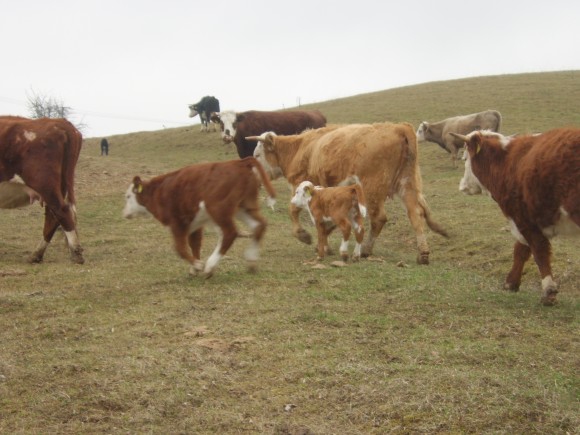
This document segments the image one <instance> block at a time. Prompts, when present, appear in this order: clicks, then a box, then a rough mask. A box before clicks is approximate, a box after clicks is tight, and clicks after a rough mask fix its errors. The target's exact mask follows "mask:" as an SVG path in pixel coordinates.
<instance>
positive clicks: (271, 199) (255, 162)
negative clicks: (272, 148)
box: [244, 157, 276, 208]
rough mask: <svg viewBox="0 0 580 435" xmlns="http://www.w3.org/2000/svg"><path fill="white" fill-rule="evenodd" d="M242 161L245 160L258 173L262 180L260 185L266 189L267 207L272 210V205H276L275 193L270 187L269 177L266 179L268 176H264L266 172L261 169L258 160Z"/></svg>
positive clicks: (248, 158) (250, 158)
mask: <svg viewBox="0 0 580 435" xmlns="http://www.w3.org/2000/svg"><path fill="white" fill-rule="evenodd" d="M244 160H247V161H248V162H250V164H251V165H252V167H253V168H254V169H255V170H257V171H258V174H259V175H260V178H261V179H262V184H263V185H264V188H265V189H266V192H267V193H268V205H269V206H270V207H272V208H274V204H275V203H276V191H275V190H274V186H272V182H271V181H270V177H268V175H267V174H266V171H264V168H263V167H262V165H261V164H260V162H259V161H258V160H256V159H255V158H254V157H246V158H245V159H244Z"/></svg>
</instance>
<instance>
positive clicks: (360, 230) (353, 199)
mask: <svg viewBox="0 0 580 435" xmlns="http://www.w3.org/2000/svg"><path fill="white" fill-rule="evenodd" d="M291 203H292V204H294V205H295V206H296V207H300V208H305V209H307V210H308V212H309V213H310V217H311V219H312V222H313V223H314V225H315V226H316V231H317V232H318V247H317V250H318V259H319V260H322V259H323V258H324V252H325V250H326V249H328V236H329V234H330V233H331V232H332V230H333V229H334V228H335V226H337V227H338V228H339V229H340V231H341V232H342V243H341V244H340V256H341V257H342V260H343V261H347V260H348V242H349V238H350V233H351V230H354V235H355V239H356V244H355V248H354V251H353V254H352V259H353V261H358V260H359V259H360V254H361V244H362V241H363V237H364V218H365V217H366V214H367V209H366V201H365V198H364V194H363V191H362V188H361V186H360V184H354V185H351V186H336V187H320V186H314V184H312V183H311V182H310V181H303V182H302V183H300V184H299V185H298V187H297V188H296V193H295V194H294V196H293V197H292V199H291Z"/></svg>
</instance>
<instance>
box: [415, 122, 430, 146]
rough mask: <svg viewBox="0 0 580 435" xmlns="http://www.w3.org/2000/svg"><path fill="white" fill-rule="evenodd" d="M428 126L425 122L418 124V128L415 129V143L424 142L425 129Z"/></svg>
mask: <svg viewBox="0 0 580 435" xmlns="http://www.w3.org/2000/svg"><path fill="white" fill-rule="evenodd" d="M428 125H429V124H427V123H426V122H422V123H421V124H419V128H418V129H417V133H416V134H417V142H425V130H426V129H427V127H428Z"/></svg>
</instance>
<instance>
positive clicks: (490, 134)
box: [467, 130, 512, 150]
mask: <svg viewBox="0 0 580 435" xmlns="http://www.w3.org/2000/svg"><path fill="white" fill-rule="evenodd" d="M476 133H478V132H477V131H472V132H471V133H469V134H468V135H467V137H471V136H472V135H474V134H476ZM479 133H480V134H481V135H482V136H485V137H494V138H496V139H497V140H498V141H499V143H500V145H501V147H502V148H503V149H504V150H505V149H507V147H508V146H509V144H510V142H511V141H512V137H511V136H504V135H503V134H501V133H497V132H495V131H491V130H480V131H479Z"/></svg>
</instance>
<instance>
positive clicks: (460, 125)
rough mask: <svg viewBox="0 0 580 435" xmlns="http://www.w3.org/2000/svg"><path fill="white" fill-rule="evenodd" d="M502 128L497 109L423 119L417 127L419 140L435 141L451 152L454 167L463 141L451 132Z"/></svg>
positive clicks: (459, 132)
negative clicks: (451, 116)
mask: <svg viewBox="0 0 580 435" xmlns="http://www.w3.org/2000/svg"><path fill="white" fill-rule="evenodd" d="M500 128H501V113H499V112H498V111H496V110H486V111H484V112H479V113H472V114H471V115H462V116H454V117H453V118H447V119H444V120H443V121H439V122H433V123H429V122H427V121H423V122H422V123H421V124H420V125H419V128H418V129H417V140H418V141H419V142H424V141H429V142H435V143H436V144H437V145H439V146H440V147H441V148H443V149H444V150H445V151H447V152H448V153H451V162H452V164H453V167H454V168H456V167H457V154H458V152H459V150H460V149H462V148H463V142H462V141H461V140H460V139H457V138H456V137H454V136H453V135H452V134H451V133H458V134H468V133H471V132H472V131H475V130H490V131H494V132H498V131H499V130H500Z"/></svg>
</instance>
